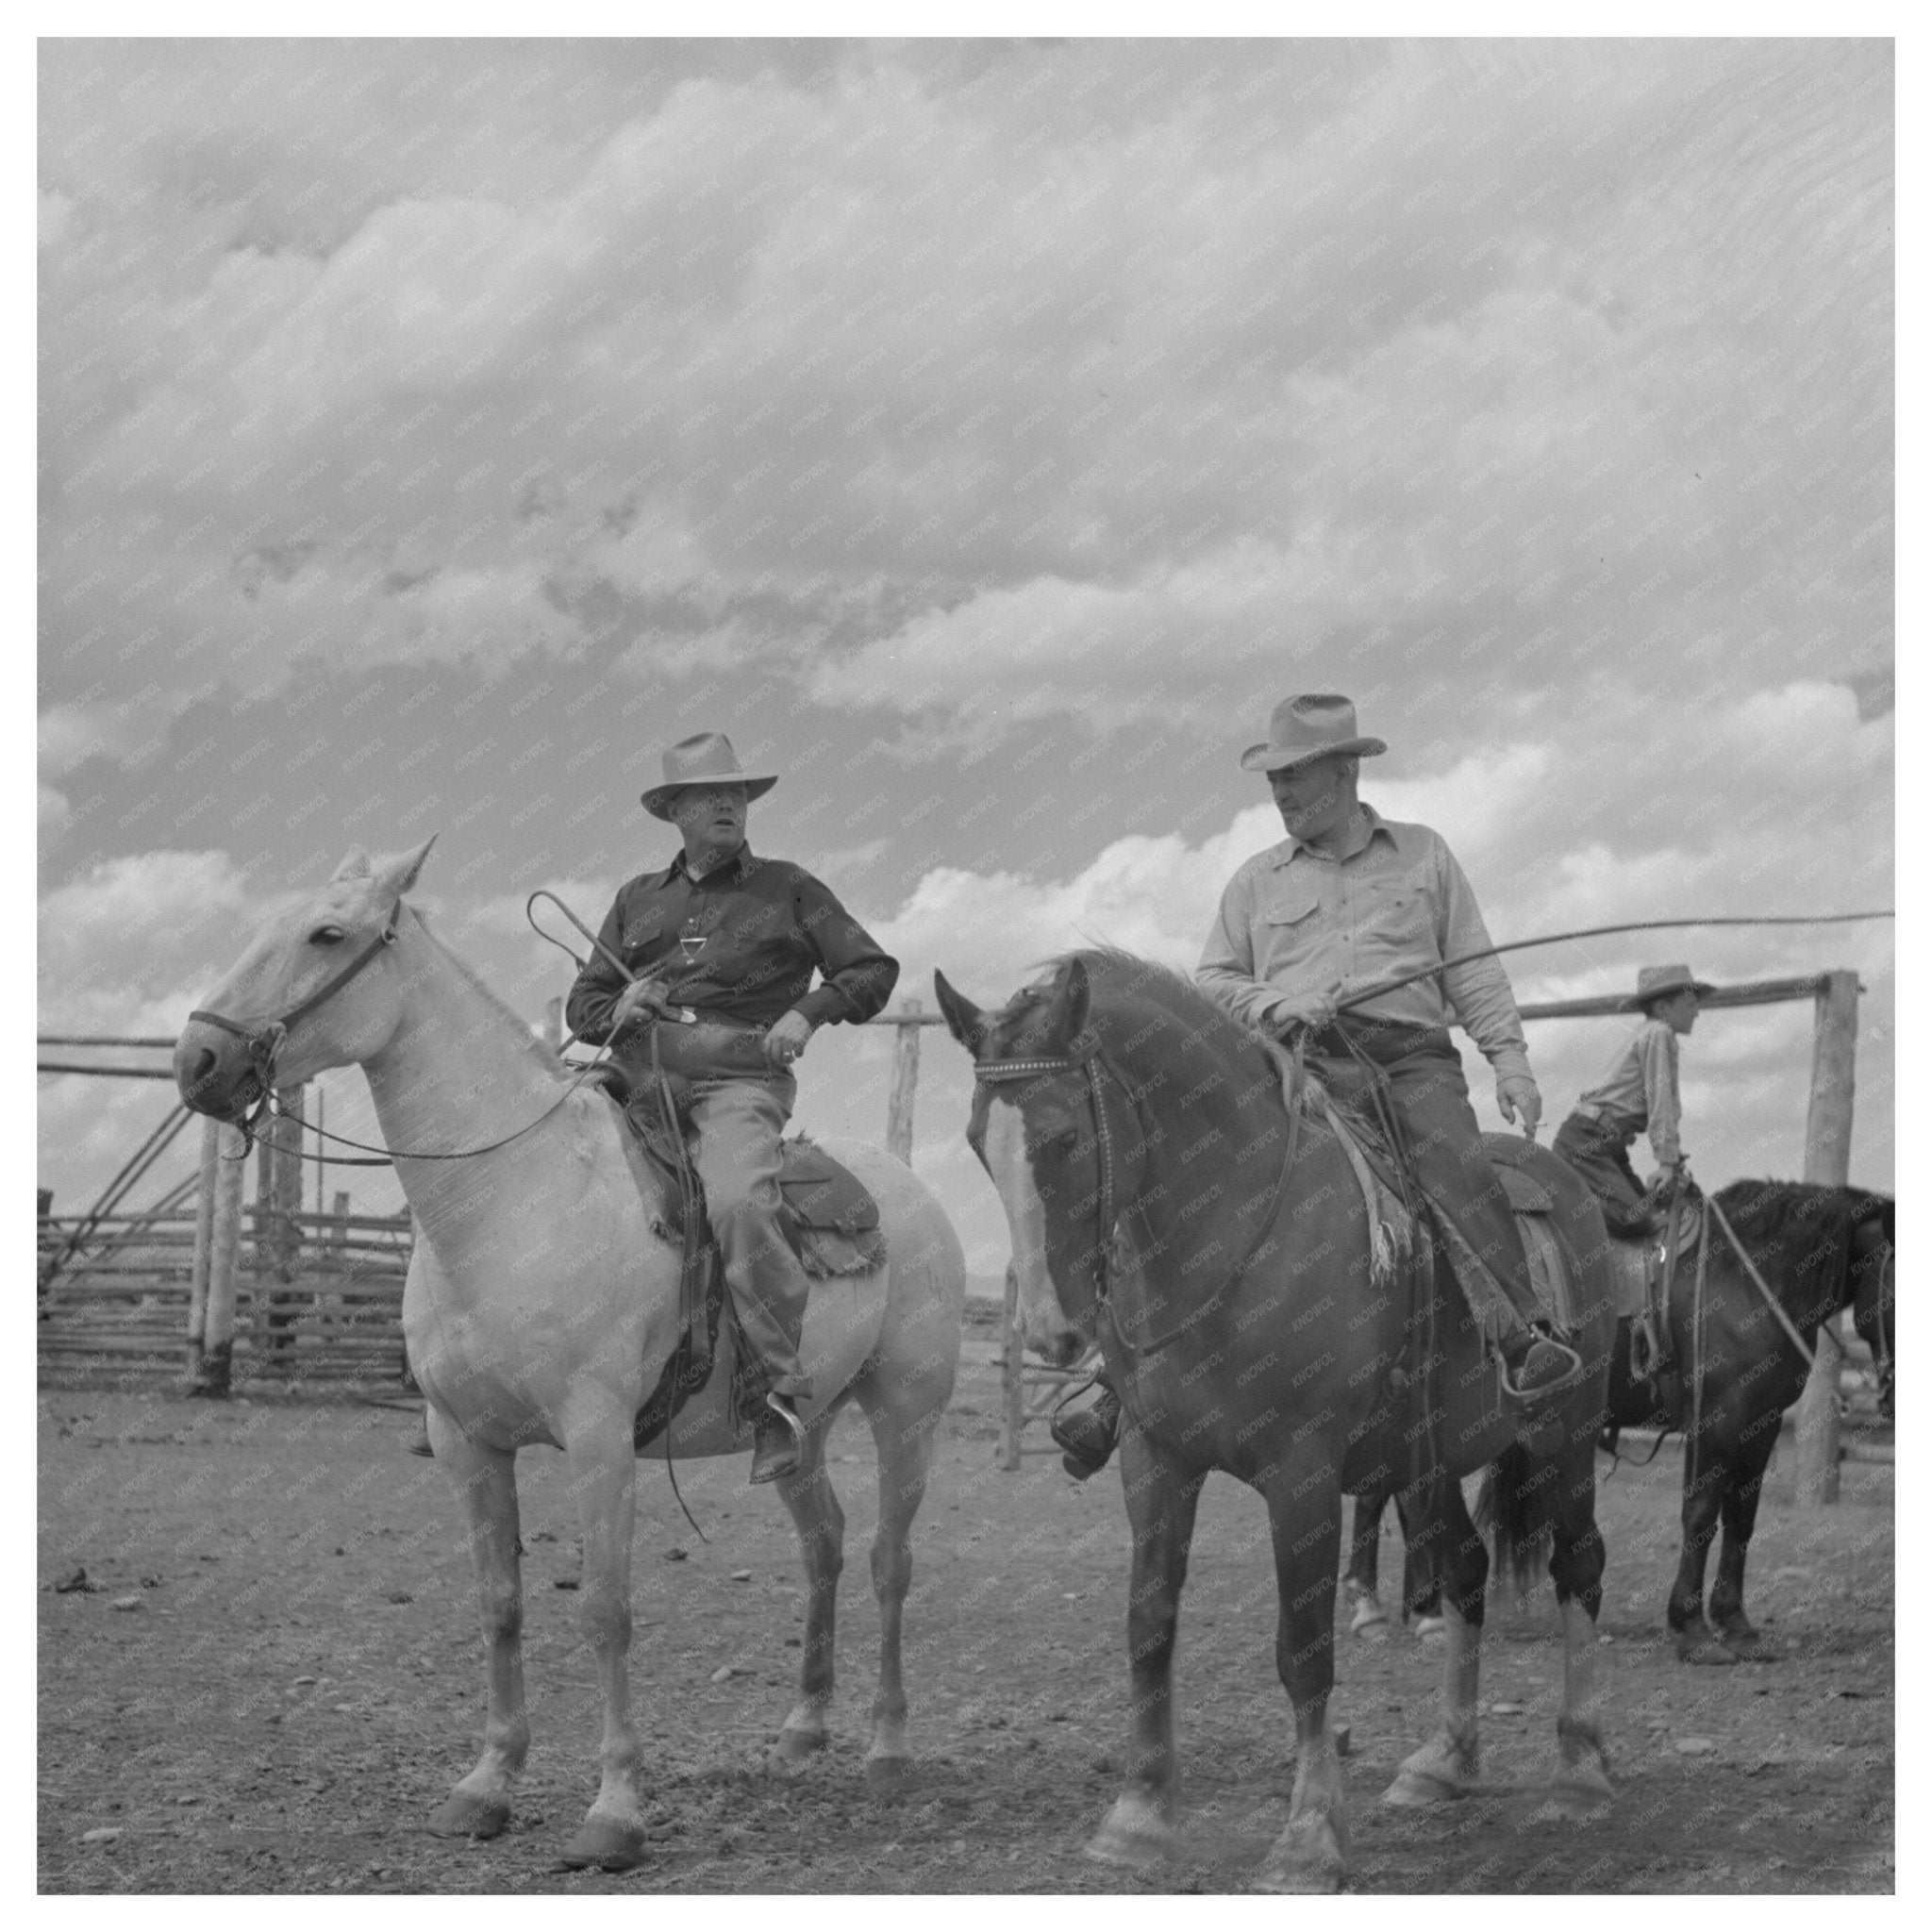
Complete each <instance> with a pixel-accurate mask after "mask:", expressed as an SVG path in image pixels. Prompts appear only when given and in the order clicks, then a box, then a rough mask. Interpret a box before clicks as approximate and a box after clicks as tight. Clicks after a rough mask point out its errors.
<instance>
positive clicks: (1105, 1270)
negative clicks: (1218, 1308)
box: [973, 1026, 1301, 1355]
mask: <svg viewBox="0 0 1932 1932" xmlns="http://www.w3.org/2000/svg"><path fill="white" fill-rule="evenodd" d="M1300 1063H1301V1062H1300V1055H1299V1054H1297V1055H1296V1058H1295V1065H1296V1071H1297V1072H1299V1070H1300ZM1104 1073H1111V1074H1112V1075H1113V1077H1114V1079H1115V1081H1116V1082H1118V1084H1119V1085H1120V1087H1121V1089H1122V1091H1124V1093H1125V1094H1126V1096H1127V1100H1128V1104H1129V1105H1130V1106H1131V1107H1132V1108H1133V1109H1134V1113H1135V1115H1136V1117H1137V1118H1140V1119H1141V1124H1142V1139H1143V1141H1144V1140H1146V1139H1147V1138H1149V1137H1148V1136H1147V1135H1146V1132H1145V1120H1144V1117H1143V1116H1142V1115H1141V1102H1140V1099H1139V1097H1138V1096H1137V1095H1136V1094H1135V1092H1134V1091H1133V1089H1132V1088H1131V1087H1129V1086H1128V1085H1127V1082H1126V1081H1125V1079H1124V1078H1123V1076H1122V1074H1121V1071H1120V1069H1119V1068H1118V1067H1116V1066H1114V1065H1113V1064H1112V1062H1111V1061H1110V1060H1109V1059H1108V1057H1107V1054H1106V1052H1105V1050H1104V1049H1103V1048H1102V1046H1101V1042H1100V1035H1099V1032H1098V1031H1097V1030H1096V1029H1095V1028H1094V1027H1092V1026H1089V1027H1088V1028H1087V1029H1086V1030H1085V1031H1084V1032H1082V1033H1078V1034H1076V1035H1074V1038H1073V1040H1072V1041H1069V1042H1068V1044H1067V1050H1066V1052H1065V1053H1064V1054H1036V1055H1030V1056H1028V1057H1026V1058H1021V1059H1007V1060H982V1059H975V1060H974V1063H973V1077H974V1081H975V1082H981V1081H983V1082H984V1083H985V1084H986V1085H987V1086H989V1087H998V1086H1006V1085H1009V1084H1011V1083H1013V1082H1016V1081H1020V1080H1036V1079H1042V1078H1051V1077H1053V1076H1055V1075H1064V1074H1085V1075H1086V1080H1087V1093H1088V1098H1089V1100H1090V1101H1091V1104H1092V1108H1093V1123H1094V1139H1095V1140H1096V1141H1098V1142H1099V1146H1100V1196H1099V1201H1098V1229H1099V1232H1098V1238H1097V1240H1096V1241H1095V1242H1094V1254H1095V1265H1094V1272H1095V1274H1096V1275H1097V1276H1098V1281H1099V1285H1098V1287H1097V1289H1096V1290H1095V1298H1096V1299H1097V1300H1098V1302H1099V1303H1100V1306H1101V1307H1102V1308H1103V1309H1104V1310H1105V1312H1106V1314H1107V1317H1108V1322H1109V1323H1110V1324H1111V1325H1112V1328H1113V1331H1114V1334H1115V1335H1116V1336H1117V1337H1118V1338H1119V1340H1120V1342H1121V1345H1122V1347H1123V1348H1124V1349H1125V1350H1126V1351H1127V1353H1128V1354H1129V1355H1152V1354H1153V1353H1154V1352H1155V1351H1156V1350H1157V1349H1161V1348H1165V1347H1166V1346H1167V1345H1168V1343H1170V1342H1171V1341H1177V1340H1178V1339H1179V1338H1180V1336H1181V1335H1182V1334H1184V1333H1185V1332H1186V1331H1187V1329H1188V1328H1190V1327H1191V1326H1192V1325H1193V1324H1194V1323H1196V1322H1198V1321H1199V1320H1200V1319H1201V1318H1202V1316H1204V1315H1206V1314H1207V1313H1208V1310H1209V1309H1211V1308H1212V1307H1215V1305H1216V1304H1217V1303H1219V1302H1220V1300H1221V1299H1222V1297H1223V1296H1224V1295H1225V1294H1226V1293H1227V1291H1228V1290H1229V1289H1231V1288H1232V1287H1234V1285H1235V1284H1236V1283H1237V1282H1238V1281H1239V1280H1240V1279H1241V1276H1242V1275H1243V1274H1246V1273H1247V1271H1248V1269H1249V1268H1250V1266H1252V1264H1253V1262H1254V1259H1255V1257H1256V1256H1257V1254H1259V1252H1260V1250H1261V1245H1262V1243H1263V1241H1266V1239H1267V1237H1268V1232H1269V1230H1270V1229H1271V1228H1272V1227H1273V1226H1274V1217H1275V1215H1276V1213H1277V1212H1278V1210H1279V1208H1280V1206H1281V1197H1282V1195H1283V1193H1284V1192H1285V1191H1286V1190H1287V1187H1288V1177H1289V1174H1291V1172H1292V1170H1293V1167H1294V1158H1295V1148H1296V1143H1297V1141H1298V1140H1299V1132H1298V1130H1299V1127H1300V1124H1301V1114H1300V1109H1299V1108H1297V1107H1294V1106H1292V1105H1291V1107H1290V1108H1289V1129H1288V1153H1287V1157H1286V1158H1285V1159H1284V1160H1283V1161H1282V1164H1281V1172H1280V1174H1277V1175H1276V1176H1275V1181H1274V1192H1273V1193H1272V1195H1271V1196H1270V1198H1269V1202H1268V1208H1267V1211H1266V1212H1265V1213H1264V1214H1263V1215H1262V1216H1261V1220H1260V1224H1259V1226H1258V1227H1257V1230H1256V1233H1255V1239H1254V1240H1253V1241H1251V1242H1249V1244H1248V1247H1247V1251H1246V1252H1245V1253H1244V1254H1243V1255H1242V1256H1241V1259H1240V1260H1238V1261H1237V1262H1236V1263H1235V1264H1234V1266H1233V1268H1231V1269H1230V1270H1229V1271H1228V1273H1227V1274H1226V1275H1224V1277H1223V1279H1222V1281H1221V1282H1220V1284H1219V1286H1217V1287H1216V1288H1215V1290H1214V1291H1213V1292H1212V1293H1211V1294H1209V1295H1208V1297H1207V1298H1206V1299H1205V1300H1204V1301H1202V1302H1200V1303H1199V1304H1197V1305H1196V1306H1195V1307H1194V1308H1193V1309H1192V1310H1191V1311H1190V1313H1189V1314H1187V1315H1186V1316H1185V1317H1184V1318H1183V1319H1182V1320H1181V1321H1180V1322H1179V1323H1178V1324H1176V1325H1175V1326H1174V1327H1173V1328H1172V1329H1170V1330H1169V1331H1168V1332H1167V1333H1166V1334H1164V1335H1158V1336H1156V1337H1154V1338H1153V1339H1152V1340H1151V1341H1129V1339H1128V1338H1127V1336H1126V1335H1125V1334H1124V1332H1123V1331H1122V1328H1121V1324H1120V1318H1119V1316H1118V1314H1117V1313H1116V1312H1115V1310H1114V1307H1113V1296H1112V1292H1111V1291H1112V1287H1113V1280H1112V1276H1113V1246H1114V1224H1115V1222H1116V1220H1117V1218H1118V1210H1117V1209H1116V1208H1115V1205H1114V1152H1113V1130H1112V1128H1111V1127H1110V1126H1109V1125H1108V1117H1107V1096H1106V1092H1105V1090H1104V1088H1103V1085H1102V1075H1103V1074H1104Z"/></svg>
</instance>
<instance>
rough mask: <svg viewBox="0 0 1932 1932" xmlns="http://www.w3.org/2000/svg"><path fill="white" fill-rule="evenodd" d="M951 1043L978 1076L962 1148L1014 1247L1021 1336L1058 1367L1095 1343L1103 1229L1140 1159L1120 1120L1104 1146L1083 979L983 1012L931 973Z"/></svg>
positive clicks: (1068, 970)
mask: <svg viewBox="0 0 1932 1932" xmlns="http://www.w3.org/2000/svg"><path fill="white" fill-rule="evenodd" d="M933 986H934V990H935V991H937V993H938V995H939V1003H940V1010H941V1013H943V1014H944V1016H945V1021H946V1024H947V1026H948V1027H949V1028H950V1029H951V1031H952V1035H953V1038H954V1039H955V1040H957V1041H958V1042H959V1044H960V1045H961V1046H963V1047H964V1048H965V1049H966V1051H967V1052H968V1053H970V1054H971V1055H972V1056H973V1059H974V1067H975V1069H976V1070H977V1073H978V1078H977V1080H976V1081H975V1083H974V1091H973V1116H972V1119H971V1120H970V1121H969V1122H968V1124H967V1128H966V1138H967V1141H969V1142H970V1143H971V1145H972V1148H973V1151H974V1153H975V1154H976V1155H978V1157H979V1159H980V1162H981V1164H982V1165H983V1166H984V1167H985V1169H986V1171H987V1173H988V1174H989V1175H991V1179H992V1184H993V1186H994V1188H995V1189H997V1190H998V1191H999V1197H1000V1203H1001V1205H1002V1206H1003V1207H1004V1208H1006V1210H1007V1224H1008V1227H1009V1228H1010V1230H1011V1232H1012V1239H1013V1272H1014V1275H1015V1277H1016V1279H1017V1282H1018V1286H1019V1302H1020V1331H1021V1334H1022V1335H1023V1336H1024V1339H1025V1341H1026V1344H1027V1346H1028V1347H1030V1348H1032V1349H1033V1350H1035V1351H1036V1352H1037V1353H1038V1354H1040V1355H1041V1356H1043V1357H1046V1359H1047V1360H1048V1361H1051V1362H1055V1363H1058V1364H1060V1365H1063V1366H1064V1365H1065V1364H1067V1363H1070V1362H1073V1361H1076V1360H1077V1359H1078V1358H1079V1357H1080V1356H1081V1355H1082V1354H1083V1353H1084V1352H1085V1350H1086V1348H1087V1345H1088V1344H1089V1343H1090V1342H1091V1341H1092V1339H1093V1329H1094V1324H1095V1321H1096V1320H1097V1318H1098V1315H1099V1312H1100V1301H1101V1296H1102V1294H1103V1293H1104V1292H1105V1276H1104V1274H1103V1268H1102V1262H1103V1257H1104V1256H1105V1253H1106V1247H1107V1242H1108V1235H1109V1232H1110V1230H1109V1229H1108V1227H1106V1226H1104V1225H1102V1223H1103V1222H1104V1221H1106V1220H1109V1219H1111V1217H1112V1215H1113V1214H1115V1213H1118V1212H1119V1211H1120V1209H1121V1208H1124V1207H1125V1206H1126V1205H1127V1203H1128V1202H1129V1201H1130V1200H1131V1199H1132V1197H1133V1192H1134V1190H1135V1188H1136V1187H1137V1186H1138V1181H1137V1178H1136V1174H1135V1172H1134V1171H1133V1167H1132V1163H1133V1162H1134V1160H1136V1159H1137V1158H1139V1157H1138V1155H1137V1154H1136V1153H1135V1152H1134V1151H1133V1150H1132V1149H1131V1148H1127V1147H1124V1146H1123V1145H1122V1144H1121V1135H1122V1132H1123V1127H1124V1119H1123V1120H1118V1121H1116V1123H1115V1124H1114V1126H1113V1129H1112V1139H1111V1140H1108V1139H1104V1138H1103V1136H1104V1134H1105V1132H1106V1120H1105V1116H1104V1114H1103V1113H1102V1111H1101V1109H1103V1108H1105V1107H1106V1105H1107V1103H1106V1099H1105V1097H1104V1095H1103V1094H1102V1092H1101V1089H1100V1085H1099V1084H1098V1082H1097V1080H1096V1074H1097V1068H1096V1067H1095V1066H1094V1063H1093V1060H1092V1055H1093V1053H1094V1051H1095V1048H1096V1046H1097V1041H1096V1040H1095V1039H1094V1037H1093V1036H1092V1035H1091V1033H1089V1031H1088V1008H1089V1003H1090V999H1091V989H1090V986H1089V983H1088V977H1087V969H1086V967H1085V965H1084V964H1083V963H1082V962H1081V961H1080V960H1079V959H1078V958H1074V959H1069V960H1068V961H1066V962H1065V963H1064V964H1063V965H1062V966H1060V967H1059V969H1058V971H1057V972H1056V973H1055V974H1054V976H1053V978H1052V979H1051V980H1049V981H1047V982H1044V983H1043V984H1041V985H1037V986H1030V987H1026V988H1024V989H1023V990H1022V991H1019V992H1017V993H1015V994H1014V996H1013V997H1012V999H1011V1000H1009V1001H1008V1003H1007V1006H1006V1008H1005V1010H1004V1011H1002V1012H999V1013H987V1012H984V1011H982V1010H981V1009H980V1008H978V1007H975V1006H974V1004H973V1002H972V1001H971V1000H969V999H967V998H966V997H965V996H964V995H963V994H962V993H959V992H958V991H955V990H954V989H953V988H952V987H951V986H950V985H948V984H947V981H946V977H945V975H944V974H942V973H935V974H933Z"/></svg>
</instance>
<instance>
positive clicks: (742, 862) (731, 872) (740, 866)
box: [664, 845, 751, 886]
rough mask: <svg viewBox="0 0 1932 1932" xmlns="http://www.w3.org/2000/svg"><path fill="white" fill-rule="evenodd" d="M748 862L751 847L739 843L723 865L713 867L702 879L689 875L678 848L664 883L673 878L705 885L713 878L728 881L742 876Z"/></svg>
mask: <svg viewBox="0 0 1932 1932" xmlns="http://www.w3.org/2000/svg"><path fill="white" fill-rule="evenodd" d="M750 863H751V847H750V846H749V845H741V846H740V847H739V848H738V850H737V851H736V852H734V853H733V854H732V855H731V857H730V858H727V859H726V860H725V861H724V864H723V865H720V866H715V867H713V868H712V870H711V871H709V872H708V873H707V874H705V875H704V877H703V878H702V879H695V878H692V877H691V868H690V866H688V865H687V864H686V863H685V858H684V854H683V852H682V851H681V850H680V851H679V853H678V854H677V856H676V858H674V859H673V860H672V861H671V864H670V868H669V869H668V870H667V871H666V873H665V874H664V883H665V884H666V885H669V884H670V883H671V881H672V880H673V879H675V878H683V879H688V880H690V882H691V884H692V885H694V886H696V885H707V884H708V883H709V882H710V881H711V880H713V879H718V880H721V881H724V882H725V883H729V882H730V881H731V880H733V879H735V878H742V877H743V876H744V871H745V867H746V866H747V865H749V864H750Z"/></svg>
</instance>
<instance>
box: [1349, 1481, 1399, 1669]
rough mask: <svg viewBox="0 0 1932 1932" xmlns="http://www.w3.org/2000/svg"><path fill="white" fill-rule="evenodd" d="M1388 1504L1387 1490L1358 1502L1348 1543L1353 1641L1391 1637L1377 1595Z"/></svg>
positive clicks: (1366, 1494) (1350, 1624)
mask: <svg viewBox="0 0 1932 1932" xmlns="http://www.w3.org/2000/svg"><path fill="white" fill-rule="evenodd" d="M1388 1502H1389V1495H1388V1491H1385V1490H1370V1491H1367V1492H1366V1493H1364V1494H1362V1495H1359V1496H1357V1498H1356V1499H1355V1507H1354V1510H1353V1511H1352V1512H1351V1516H1350V1522H1351V1523H1352V1524H1353V1527H1352V1528H1351V1530H1350V1532H1349V1539H1348V1574H1347V1576H1346V1577H1345V1578H1344V1579H1343V1584H1344V1588H1345V1589H1346V1591H1347V1593H1348V1602H1349V1618H1348V1634H1349V1635H1350V1636H1351V1637H1362V1636H1368V1635H1374V1636H1375V1637H1377V1638H1382V1637H1386V1636H1387V1635H1388V1634H1389V1613H1388V1611H1386V1610H1385V1609H1384V1608H1383V1607H1382V1600H1381V1597H1380V1596H1379V1595H1378V1594H1377V1591H1376V1572H1377V1569H1378V1567H1379V1563H1378V1558H1379V1557H1380V1555H1381V1544H1382V1511H1383V1509H1384V1508H1385V1507H1387V1505H1388Z"/></svg>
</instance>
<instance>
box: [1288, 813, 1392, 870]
mask: <svg viewBox="0 0 1932 1932" xmlns="http://www.w3.org/2000/svg"><path fill="white" fill-rule="evenodd" d="M1361 814H1362V822H1363V826H1364V829H1363V832H1362V835H1361V841H1360V843H1359V844H1355V845H1351V846H1350V847H1349V848H1348V850H1347V851H1346V852H1344V853H1343V854H1342V855H1341V857H1342V858H1344V859H1347V858H1355V857H1356V855H1357V853H1361V852H1366V851H1367V850H1368V849H1369V844H1370V841H1372V840H1373V839H1374V837H1375V835H1376V833H1378V832H1379V833H1380V834H1381V835H1382V837H1383V838H1385V839H1387V840H1388V841H1389V842H1390V844H1391V845H1393V844H1394V843H1395V828H1394V827H1393V826H1392V825H1391V824H1390V823H1389V821H1388V820H1387V819H1385V818H1384V817H1383V816H1382V814H1381V813H1380V812H1378V811H1377V810H1376V809H1375V808H1374V806H1373V805H1371V804H1370V803H1369V802H1368V800H1367V799H1363V800H1362V801H1361ZM1274 850H1275V855H1276V856H1275V859H1274V863H1275V864H1276V865H1277V866H1282V865H1286V864H1287V863H1288V862H1289V860H1290V859H1291V858H1294V856H1295V855H1296V854H1297V853H1298V852H1304V851H1305V852H1307V855H1308V857H1309V858H1313V859H1317V860H1319V861H1320V862H1321V863H1323V864H1324V865H1335V864H1337V863H1339V862H1340V861H1338V860H1336V859H1332V858H1329V857H1328V855H1327V854H1326V853H1325V852H1318V851H1317V850H1316V849H1315V848H1314V847H1313V846H1312V845H1305V844H1304V843H1303V841H1301V840H1299V839H1297V838H1296V837H1295V835H1294V834H1293V833H1292V832H1291V833H1290V834H1289V835H1288V837H1287V838H1285V839H1284V840H1283V841H1281V843H1280V844H1279V845H1277V846H1276V847H1275V848H1274Z"/></svg>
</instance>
